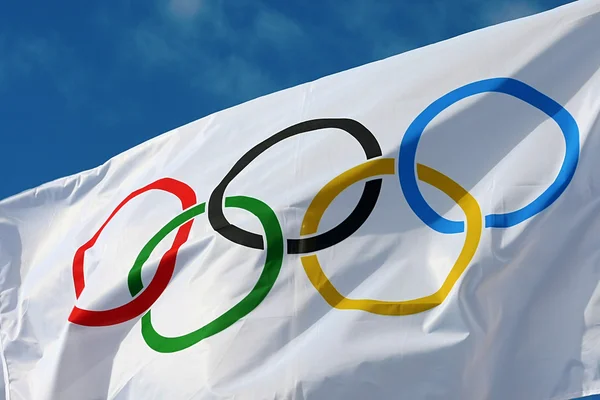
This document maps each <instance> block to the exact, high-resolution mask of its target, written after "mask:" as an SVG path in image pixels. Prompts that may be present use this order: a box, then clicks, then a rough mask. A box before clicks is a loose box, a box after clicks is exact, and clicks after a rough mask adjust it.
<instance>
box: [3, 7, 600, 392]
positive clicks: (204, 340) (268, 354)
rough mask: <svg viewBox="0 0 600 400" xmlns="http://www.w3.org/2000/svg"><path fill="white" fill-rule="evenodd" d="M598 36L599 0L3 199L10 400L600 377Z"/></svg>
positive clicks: (271, 102)
mask: <svg viewBox="0 0 600 400" xmlns="http://www.w3.org/2000/svg"><path fill="white" fill-rule="evenodd" d="M599 43H600V3H599V2H598V1H596V0H588V1H579V2H575V3H572V4H570V5H568V6H564V7H561V8H558V9H555V10H552V11H549V12H546V13H543V14H538V15H535V16H532V17H529V18H525V19H520V20H516V21H512V22H509V23H505V24H501V25H497V26H493V27H490V28H487V29H484V30H481V31H477V32H473V33H470V34H467V35H463V36H461V37H458V38H454V39H452V40H448V41H444V42H441V43H437V44H435V45H432V46H428V47H425V48H421V49H418V50H415V51H412V52H408V53H405V54H401V55H398V56H396V57H392V58H389V59H385V60H382V61H379V62H376V63H372V64H369V65H365V66H362V67H359V68H355V69H353V70H349V71H345V72H343V73H339V74H336V75H333V76H329V77H326V78H323V79H320V80H317V81H315V82H311V83H307V84H304V85H300V86H297V87H294V88H291V89H288V90H284V91H281V92H278V93H274V94H271V95H269V96H265V97H262V98H259V99H256V100H254V101H251V102H248V103H245V104H242V105H240V106H237V107H234V108H232V109H228V110H225V111H222V112H219V113H216V114H214V115H210V116H208V117H206V118H203V119H201V120H198V121H195V122H193V123H191V124H189V125H186V126H183V127H181V128H179V129H175V130H174V131H171V132H168V133H166V134H164V135H161V136H159V137H157V138H155V139H153V140H150V141H149V142H147V143H144V144H142V145H140V146H137V147H135V148H133V149H131V150H129V151H127V152H125V153H123V154H121V155H118V156H116V157H115V158H113V159H111V160H110V161H108V162H107V163H105V164H104V165H102V166H100V167H98V168H96V169H93V170H90V171H86V172H82V173H80V174H77V175H74V176H71V177H67V178H64V179H59V180H57V181H54V182H50V183H48V184H45V185H42V186H40V187H38V188H35V189H33V190H29V191H26V192H24V193H22V194H19V195H17V196H14V197H11V198H8V199H6V200H3V201H2V202H0V339H1V340H0V344H1V352H0V356H1V357H0V358H1V366H2V373H3V376H4V388H5V397H6V399H10V400H18V399H77V400H85V399H148V400H149V399H234V398H235V399H296V400H300V399H502V400H506V399H527V400H534V399H539V400H546V399H570V398H573V397H578V396H582V395H586V394H592V393H600V328H599V327H600V285H599V278H600V251H599V249H600V241H599V238H600V216H599V215H600V173H599V171H600V159H599V158H598V154H600V122H599V121H600V45H599Z"/></svg>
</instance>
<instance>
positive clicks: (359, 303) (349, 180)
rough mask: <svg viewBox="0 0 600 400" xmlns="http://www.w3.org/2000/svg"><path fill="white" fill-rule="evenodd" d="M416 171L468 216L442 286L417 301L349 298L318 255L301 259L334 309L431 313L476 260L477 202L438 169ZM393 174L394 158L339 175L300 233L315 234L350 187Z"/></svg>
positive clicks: (320, 197) (319, 198)
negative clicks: (461, 243) (458, 249)
mask: <svg viewBox="0 0 600 400" xmlns="http://www.w3.org/2000/svg"><path fill="white" fill-rule="evenodd" d="M417 172H418V174H419V179H421V180H422V181H423V182H426V183H428V184H430V185H432V186H434V187H436V188H438V189H440V190H441V191H442V192H444V193H446V194H447V195H448V196H449V197H450V198H451V199H452V200H454V201H455V202H456V203H457V204H458V205H459V206H460V207H461V208H462V210H463V211H464V213H465V216H466V217H467V228H468V229H467V234H466V238H465V244H464V246H463V248H462V250H461V252H460V255H459V256H458V259H457V260H456V262H455V263H454V266H453V267H452V269H451V270H450V273H449V274H448V276H447V277H446V280H445V281H444V283H443V284H442V287H441V288H440V289H439V290H438V291H437V292H435V293H433V294H431V295H429V296H425V297H420V298H418V299H414V300H403V301H383V300H371V299H360V300H355V299H348V298H346V297H344V296H343V295H342V294H340V292H338V290H337V289H336V288H335V286H334V285H333V284H332V283H331V281H330V280H329V279H328V278H327V276H326V275H325V272H323V269H322V268H321V265H320V263H319V259H318V258H317V255H310V256H303V257H301V258H300V260H301V262H302V266H303V267H304V271H305V272H306V275H307V276H308V279H309V280H310V282H311V283H312V284H313V286H314V287H315V289H317V291H318V292H319V293H320V294H321V296H322V297H323V299H325V301H327V303H329V305H330V306H331V307H334V308H338V309H340V310H362V311H367V312H370V313H372V314H380V315H408V314H416V313H420V312H423V311H426V310H429V309H431V308H433V307H436V306H438V305H440V304H441V303H442V302H443V301H444V300H445V299H446V297H447V296H448V294H449V293H450V291H451V290H452V288H453V287H454V284H455V283H456V281H457V280H458V278H460V276H461V275H462V273H463V272H464V271H465V269H466V268H467V266H468V265H469V263H470V262H471V260H472V259H473V256H474V255H475V252H476V251H477V246H478V245H479V239H480V237H481V226H482V220H483V218H482V215H481V210H480V209H479V204H477V201H476V200H475V199H474V198H473V196H471V194H470V193H469V192H467V191H466V190H465V189H463V188H462V187H461V186H460V185H458V184H457V183H456V182H454V181H453V180H452V179H450V178H448V177H447V176H446V175H444V174H442V173H440V172H438V171H436V170H435V169H433V168H430V167H427V166H425V165H422V164H417ZM394 173H395V171H394V159H392V158H380V159H376V160H371V161H367V162H365V163H363V164H361V165H358V166H356V167H354V168H352V169H350V170H348V171H346V172H344V173H342V174H341V175H338V176H337V177H336V178H334V179H333V180H332V181H330V182H329V183H328V184H327V185H325V186H324V187H323V189H321V191H320V192H319V193H317V195H316V196H315V198H314V199H313V201H312V202H311V204H310V205H309V206H308V209H307V210H306V214H305V216H304V220H303V221H302V228H301V231H300V234H301V235H309V234H312V233H315V232H316V231H317V228H318V227H319V222H320V221H321V217H322V216H323V214H324V213H325V210H327V208H328V207H329V204H331V202H332V201H333V200H334V199H335V198H336V197H337V196H338V195H339V194H340V193H341V192H343V191H344V190H345V189H346V188H348V187H349V186H350V185H352V184H354V183H356V182H358V181H360V180H363V179H366V178H369V177H372V176H375V175H393V174H394Z"/></svg>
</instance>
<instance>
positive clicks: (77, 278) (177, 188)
mask: <svg viewBox="0 0 600 400" xmlns="http://www.w3.org/2000/svg"><path fill="white" fill-rule="evenodd" d="M150 190H162V191H165V192H169V193H172V194H174V195H175V196H177V197H178V198H179V200H180V201H181V206H182V208H183V209H186V208H188V207H191V206H193V205H194V204H196V193H195V192H194V190H193V189H192V188H191V187H189V186H188V185H186V184H185V183H183V182H180V181H177V180H175V179H171V178H164V179H159V180H157V181H156V182H154V183H151V184H149V185H147V186H145V187H143V188H141V189H139V190H136V191H135V192H133V193H131V194H130V195H129V196H127V197H126V198H125V200H123V201H122V202H121V203H120V204H119V205H118V206H117V208H115V210H114V211H113V212H112V213H111V214H110V216H109V217H108V218H107V219H106V221H105V222H104V224H102V226H101V227H100V229H98V232H96V234H95V235H94V236H93V237H92V238H91V239H90V240H89V241H88V242H86V243H85V244H84V245H83V246H81V247H80V248H79V249H78V250H77V251H76V252H75V257H74V259H73V283H74V285H75V297H76V298H79V296H80V295H81V292H83V289H84V288H85V277H84V257H85V252H86V251H87V250H88V249H90V248H91V247H93V246H94V244H96V241H97V240H98V238H99V237H100V234H101V233H102V231H103V230H104V228H105V227H106V225H108V223H109V222H110V220H111V219H113V217H114V216H115V215H116V214H117V213H118V212H119V210H120V209H121V208H123V206H124V205H125V204H127V203H128V202H129V201H130V200H132V199H134V198H135V197H137V196H139V195H141V194H142V193H145V192H148V191H150ZM193 222H194V221H189V222H187V223H185V224H183V225H181V227H180V228H179V230H178V231H177V235H176V236H175V240H174V241H173V245H172V246H171V248H170V249H169V250H168V251H167V252H166V253H165V254H164V256H163V257H162V258H161V260H160V263H159V264H158V268H157V269H156V274H155V275H154V278H153V279H152V282H150V284H149V285H148V287H147V288H146V290H144V292H143V293H141V294H140V295H139V296H138V297H136V298H134V299H133V300H131V301H130V302H129V303H127V304H124V305H122V306H120V307H117V308H113V309H111V310H103V311H96V310H85V309H82V308H79V307H77V306H74V307H73V311H71V315H69V321H71V322H73V323H76V324H79V325H86V326H107V325H115V324H120V323H122V322H125V321H129V320H130V319H133V318H135V317H137V316H139V315H141V314H142V313H143V312H144V311H146V310H147V309H148V308H150V307H151V306H152V304H154V302H155V301H156V300H157V299H158V298H159V297H160V295H161V294H162V292H164V290H165V289H166V288H167V285H168V284H169V281H170V280H171V276H172V275H173V271H174V270H175V261H176V258H177V251H179V248H180V247H181V246H182V245H183V244H184V243H185V242H186V241H187V239H188V236H189V234H190V230H191V229H192V223H193Z"/></svg>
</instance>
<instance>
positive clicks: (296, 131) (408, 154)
mask: <svg viewBox="0 0 600 400" xmlns="http://www.w3.org/2000/svg"><path fill="white" fill-rule="evenodd" d="M485 92H497V93H503V94H507V95H510V96H513V97H516V98H518V99H520V100H522V101H524V102H526V103H528V104H530V105H532V106H533V107H535V108H537V109H539V110H541V111H542V112H544V113H545V114H546V115H548V116H549V117H550V118H552V119H553V120H554V121H555V122H556V123H557V124H558V126H559V127H560V128H561V130H562V133H563V135H564V138H565V143H566V152H565V157H564V160H563V164H562V166H561V168H560V171H559V173H558V175H557V177H556V179H555V180H554V182H553V183H552V184H551V185H550V186H549V187H548V188H547V189H546V190H545V191H544V192H543V193H542V194H541V195H540V196H539V197H538V198H536V199H535V200H533V201H532V202H531V203H529V204H528V205H526V206H524V207H522V208H521V209H519V210H516V211H513V212H509V213H506V214H490V215H486V216H485V218H484V217H483V215H482V212H481V209H480V207H479V204H478V203H477V201H476V200H475V198H474V197H473V196H472V195H471V194H470V193H469V192H468V191H467V190H466V189H464V188H462V187H461V186H460V185H459V184H458V183H456V182H455V181H454V180H452V179H451V178H449V177H447V176H446V175H444V174H442V173H441V172H439V171H436V170H434V169H433V168H430V167H427V166H425V165H422V164H418V163H416V153H417V147H418V144H419V139H420V137H421V135H422V134H423V132H424V130H425V128H426V127H427V125H428V124H429V123H430V122H431V121H432V120H433V119H434V118H435V117H436V116H437V115H438V114H439V113H441V112H442V111H444V110H445V109H446V108H448V107H450V106H451V105H453V104H454V103H456V102H458V101H460V100H462V99H465V98H467V97H470V96H473V95H476V94H481V93H485ZM325 128H337V129H341V130H343V131H345V132H347V133H348V134H350V135H351V136H352V137H354V138H355V139H356V140H357V141H358V143H359V144H360V145H361V147H362V148H363V151H364V153H365V156H366V161H365V162H363V163H362V164H360V165H358V166H356V167H354V168H351V169H350V170H348V171H346V172H344V173H342V174H340V175H338V176H337V177H336V178H334V179H333V180H331V181H330V182H329V183H328V184H326V185H325V186H324V187H323V188H322V189H321V190H320V191H319V192H318V193H317V195H316V196H315V197H314V199H313V200H312V202H311V203H310V205H309V206H308V208H307V210H306V214H305V216H304V219H303V221H302V226H301V229H300V237H299V238H298V239H287V241H286V242H285V243H287V253H288V254H303V255H302V256H301V257H300V261H301V264H302V266H303V268H304V271H305V272H306V275H307V277H308V279H309V281H310V282H311V283H312V285H313V286H314V287H315V289H316V290H317V291H318V292H319V294H320V295H321V296H322V297H323V299H324V300H325V301H326V302H327V303H328V304H329V305H331V306H332V307H334V308H337V309H342V310H358V311H366V312H369V313H372V314H379V315H388V316H399V315H409V314H415V313H420V312H424V311H427V310H429V309H431V308H434V307H436V306H438V305H440V304H441V303H442V302H443V301H444V300H445V299H446V298H447V296H448V295H449V293H450V292H451V290H452V289H453V288H454V286H455V285H456V283H457V281H458V280H459V278H460V277H461V276H462V274H463V273H464V272H465V270H466V269H467V267H468V265H469V263H470V262H471V260H472V259H473V257H474V255H475V254H476V252H477V247H478V245H479V241H480V238H481V234H482V230H483V226H484V222H485V227H488V228H508V227H511V226H514V225H516V224H519V223H521V222H523V221H525V220H527V219H529V218H531V217H533V216H534V215H536V214H538V213H540V212H542V211H543V210H544V209H546V208H547V207H549V206H550V205H551V204H552V203H553V202H554V201H556V199H557V198H558V197H559V196H560V195H561V194H562V193H563V192H564V190H565V189H566V187H567V186H568V184H569V183H570V181H571V180H572V178H573V175H574V173H575V170H576V168H577V163H578V160H579V128H578V126H577V122H576V121H575V119H574V118H573V116H572V115H571V114H570V113H569V112H568V111H567V110H566V109H565V108H564V107H562V106H561V105H560V104H558V103H557V102H556V101H554V100H552V99H550V98H549V97H547V96H546V95H544V94H542V93H540V92H539V91H537V90H536V89H534V88H532V87H531V86H528V85H527V84H525V83H523V82H520V81H517V80H515V79H510V78H494V79H485V80H481V81H477V82H473V83H470V84H468V85H465V86H462V87H459V88H458V89H455V90H453V91H451V92H449V93H448V94H446V95H444V96H442V97H440V98H439V99H438V100H436V101H434V102H433V103H431V104H430V105H429V106H428V107H427V108H426V109H425V110H424V111H423V112H421V113H420V114H419V115H418V116H417V117H416V118H415V120H414V121H413V122H412V123H411V124H410V126H409V127H408V129H407V131H406V133H405V135H404V137H403V138H402V141H401V143H400V148H399V152H398V159H397V160H394V159H391V158H382V157H381V156H382V152H381V148H380V146H379V143H378V141H377V139H376V138H375V136H373V134H372V133H371V132H370V131H369V130H368V129H367V128H366V127H364V126H363V125H362V124H361V123H359V122H357V121H354V120H351V119H346V118H330V119H315V120H309V121H304V122H300V123H298V124H295V125H293V126H290V127H288V128H286V129H283V130H282V131H280V132H278V133H276V134H275V135H273V136H271V137H269V138H268V139H266V140H264V141H263V142H261V143H259V144H258V145H256V146H255V147H253V148H252V149H250V151H248V152H247V153H246V154H244V155H243V156H242V157H241V158H240V160H239V161H237V162H236V163H235V165H234V166H233V167H232V169H231V170H230V171H229V173H228V174H227V175H226V176H225V177H224V178H223V180H222V181H221V182H220V183H219V184H218V185H217V187H216V188H215V189H214V191H213V192H212V194H211V195H210V197H209V200H208V203H201V204H196V194H195V193H194V191H193V189H192V188H190V187H189V186H188V185H186V184H185V183H183V182H180V181H177V180H175V179H171V178H164V179H160V180H158V181H156V182H154V183H151V184H149V185H147V186H145V187H143V188H141V189H139V190H136V191H134V192H133V193H131V194H130V195H129V196H127V197H126V198H125V200H123V201H122V202H121V203H120V204H119V205H118V206H117V208H116V209H115V210H114V211H113V212H112V213H111V214H110V216H109V217H108V219H107V220H106V221H105V222H104V224H102V226H101V227H100V229H99V230H98V231H97V232H96V234H95V235H94V236H93V237H92V238H91V239H90V240H89V241H88V242H86V243H85V244H84V245H83V246H81V247H80V248H79V249H78V250H77V251H76V253H75V257H74V259H73V282H74V286H75V297H76V299H78V298H79V297H80V295H81V293H82V291H83V290H84V288H85V280H84V256H85V252H86V251H87V250H88V249H89V248H91V247H92V246H94V244H95V243H96V241H97V239H98V237H99V236H100V234H101V233H102V231H103V229H104V228H105V226H106V225H107V224H108V223H109V222H110V221H111V219H112V218H113V217H114V216H115V215H116V213H117V212H118V211H119V210H120V209H121V208H122V207H123V206H124V205H125V204H127V203H128V202H129V201H130V200H131V199H133V198H135V197H137V196H139V195H140V194H142V193H144V192H147V191H149V190H154V189H157V190H163V191H167V192H169V193H172V194H174V195H176V196H177V197H178V198H179V199H180V200H181V205H182V209H183V212H182V213H181V214H179V215H178V216H176V217H175V218H173V219H172V220H171V221H170V222H169V223H167V224H166V225H165V226H164V227H163V228H162V229H160V230H159V231H158V232H157V233H156V234H155V235H154V236H153V237H152V239H150V241H149V242H148V243H147V244H146V245H145V246H144V247H143V248H142V250H141V252H140V254H139V255H138V257H137V258H136V260H135V262H134V264H133V266H132V268H131V269H130V271H129V275H128V281H127V282H128V287H129V291H130V294H131V296H132V298H133V300H131V301H130V302H129V303H127V304H124V305H122V306H119V307H116V308H113V309H110V310H104V311H93V310H85V309H81V308H78V307H77V306H74V307H73V310H72V312H71V315H70V316H69V321H71V322H72V323H75V324H79V325H85V326H107V325H114V324H118V323H122V322H125V321H128V320H131V319H134V318H136V317H138V316H140V315H142V314H144V315H143V316H142V318H141V325H142V336H143V338H144V340H145V341H146V343H147V344H148V346H150V347H151V348H152V349H154V350H156V351H158V352H163V353H170V352H176V351H180V350H183V349H186V348H188V347H190V346H193V345H194V344H196V343H198V342H200V341H202V340H204V339H206V338H208V337H210V336H212V335H215V334H217V333H219V332H221V331H223V330H225V329H227V328H228V327H230V326H231V325H233V324H235V323H236V322H237V321H239V320H240V319H241V318H244V317H245V316H246V315H248V314H249V313H250V312H252V311H253V310H254V309H255V308H256V307H258V306H259V305H260V304H261V302H262V301H263V300H264V299H265V298H266V296H267V295H268V294H269V292H270V291H271V289H272V288H273V286H274V284H275V282H276V280H277V277H278V276H279V272H280V270H281V266H282V263H283V257H284V237H283V233H282V228H281V225H280V223H279V221H278V220H277V216H276V214H275V212H274V211H273V210H272V209H271V208H270V207H269V206H268V205H266V204H265V203H263V202H262V201H260V200H258V199H254V198H251V197H245V196H235V197H227V198H225V191H226V189H227V186H228V185H229V183H230V182H231V181H232V180H233V179H235V177H236V176H238V175H239V174H240V172H241V171H242V170H243V169H244V168H245V167H246V166H248V165H249V164H250V163H251V162H252V161H253V160H254V159H255V158H257V157H258V156H259V155H260V154H262V153H263V152H264V151H266V150H268V149H269V148H271V147H272V146H274V145H275V144H277V143H279V142H281V141H282V140H285V139H287V138H290V137H292V136H296V135H300V134H303V133H307V132H311V131H314V130H319V129H325ZM396 165H397V171H396ZM396 172H397V173H398V180H399V183H400V186H401V189H402V191H403V193H404V196H405V198H406V200H407V202H408V204H409V206H410V207H411V209H412V210H413V211H414V212H415V214H416V215H417V216H418V217H419V218H420V219H421V220H422V221H423V222H424V223H425V224H426V225H428V226H429V227H431V228H433V229H434V230H436V231H438V232H440V233H445V234H453V233H459V232H463V231H465V223H466V232H465V242H464V245H463V248H462V250H461V252H460V254H459V256H458V258H457V259H456V261H455V263H454V265H453V266H452V268H451V270H450V272H449V274H448V276H447V277H446V278H445V280H444V282H443V283H442V285H441V287H440V288H439V289H438V290H437V291H436V292H435V293H433V294H431V295H427V296H424V297H420V298H416V299H412V300H403V301H382V300H374V299H350V298H346V297H345V296H344V295H342V294H341V293H339V291H338V290H337V289H336V288H335V286H334V285H333V283H331V281H329V279H328V277H327V276H326V275H325V272H324V271H323V269H322V268H321V265H320V263H319V260H318V257H317V254H307V253H316V252H318V251H320V250H324V249H326V248H329V247H331V246H333V245H336V244H338V243H340V242H341V241H343V240H344V239H346V238H348V237H349V236H350V235H352V234H353V233H354V232H356V231H357V230H358V229H359V228H360V227H361V226H362V225H363V223H364V222H365V221H366V220H367V218H368V217H369V216H370V214H371V212H372V211H373V209H374V208H375V205H376V203H377V200H378V197H379V194H380V191H381V186H382V183H383V180H382V178H381V177H380V176H381V175H393V174H395V173H396ZM415 172H416V176H415ZM417 177H418V179H419V180H421V181H423V182H425V183H427V184H429V185H431V186H434V187H436V188H437V189H439V190H441V191H442V192H444V193H445V194H446V195H448V196H449V197H450V198H451V199H452V200H454V201H455V202H456V203H457V204H458V206H459V207H460V208H461V209H462V210H463V212H464V213H465V221H464V222H463V221H451V220H448V219H446V218H444V217H442V216H440V215H438V214H437V213H436V212H435V211H434V210H433V209H432V208H431V207H430V206H429V204H427V203H426V201H425V199H424V198H423V195H422V194H421V192H420V191H419V187H418V183H417ZM363 180H367V181H366V182H365V185H364V189H363V192H362V195H361V198H360V200H359V201H358V203H357V205H356V207H355V208H354V210H353V211H352V212H351V213H350V214H349V215H348V217H347V218H346V219H345V220H344V221H343V222H341V223H340V224H339V225H337V226H336V227H334V228H332V229H330V230H329V231H327V232H324V233H318V227H319V223H320V221H321V218H322V216H323V214H324V213H325V211H326V210H327V208H328V207H329V205H330V204H331V202H332V201H333V200H334V199H335V198H336V197H337V196H338V195H339V194H340V193H342V192H343V191H344V190H346V188H348V187H349V186H350V185H353V184H355V183H358V182H359V181H363ZM223 206H225V207H235V208H241V209H244V210H247V211H249V212H250V213H252V214H254V215H255V216H256V217H257V218H258V219H259V220H260V222H261V225H262V227H263V229H264V231H265V240H266V259H265V265H264V267H263V271H262V273H261V275H260V277H259V279H258V281H257V282H256V284H255V286H254V287H253V288H252V290H251V291H250V293H249V294H248V295H247V296H246V297H244V298H243V299H242V300H241V301H240V302H238V303H237V304H236V305H234V306H233V307H232V308H230V309H229V310H228V311H226V312H225V313H223V314H222V315H220V316H219V317H217V318H216V319H214V320H213V321H211V322H209V323H208V324H206V325H204V326H203V327H201V328H199V329H197V330H195V331H193V332H191V333H188V334H185V335H182V336H178V337H165V336H162V335H161V334H159V333H158V332H157V331H156V330H155V329H154V327H153V325H152V319H151V310H150V308H151V306H152V305H153V304H154V302H155V301H156V300H157V299H158V297H159V296H160V295H161V294H162V292H163V291H164V290H165V288H166V287H167V285H168V283H169V281H170V279H171V277H172V275H173V271H174V268H175V263H176V258H177V252H178V250H179V248H180V247H181V246H182V245H183V244H184V243H185V242H186V241H187V239H188V236H189V234H190V230H191V227H192V223H193V220H194V218H195V217H197V216H199V215H201V214H203V213H204V212H205V211H206V212H207V214H208V221H209V223H210V225H211V226H212V227H213V229H214V230H215V231H216V232H218V233H219V234H221V235H222V236H223V237H225V238H227V239H228V240H230V241H232V242H234V243H237V244H241V245H243V246H246V247H249V248H254V249H263V248H264V247H265V243H264V242H263V236H262V235H258V234H255V233H252V232H248V231H245V230H243V229H241V228H239V227H237V226H235V225H232V224H231V223H229V221H228V220H227V219H226V218H225V215H224V213H223ZM175 229H177V234H176V236H175V240H174V242H173V245H172V246H171V248H170V249H169V250H168V251H167V252H166V253H165V254H164V255H163V257H162V258H161V260H160V263H159V266H158V268H157V271H156V274H155V276H154V278H153V279H152V281H151V282H150V284H149V285H148V286H147V287H145V288H144V284H143V282H142V267H143V265H144V263H145V262H146V261H147V260H148V259H149V257H150V254H151V253H152V251H153V250H154V249H155V248H156V246H157V245H158V244H159V243H160V242H161V241H162V240H163V239H164V238H165V237H166V236H167V235H168V234H169V233H171V232H173V231H174V230H175Z"/></svg>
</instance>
